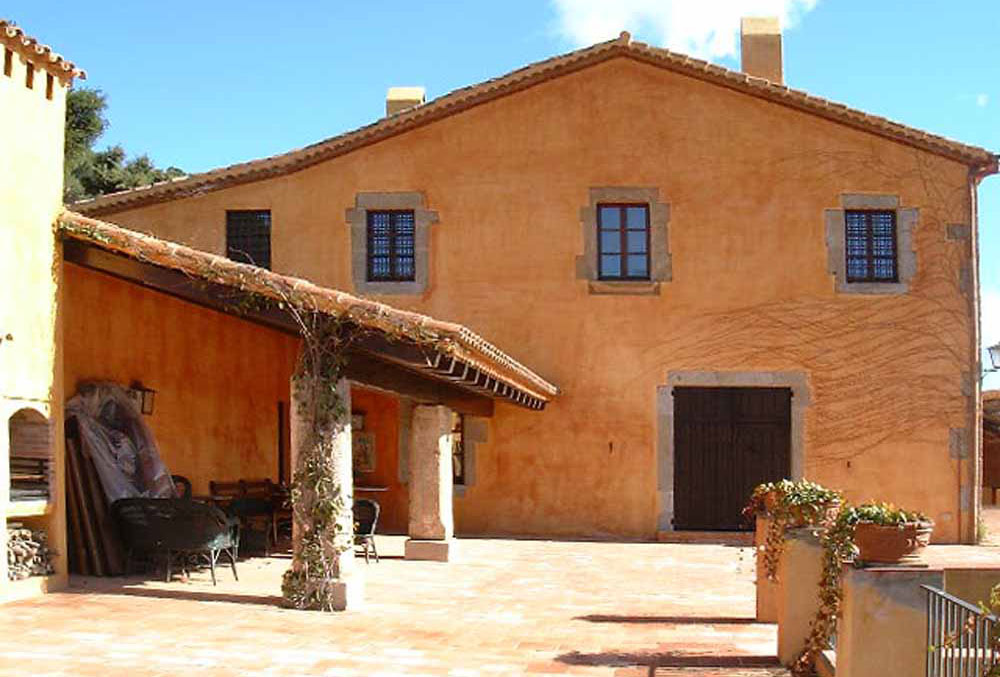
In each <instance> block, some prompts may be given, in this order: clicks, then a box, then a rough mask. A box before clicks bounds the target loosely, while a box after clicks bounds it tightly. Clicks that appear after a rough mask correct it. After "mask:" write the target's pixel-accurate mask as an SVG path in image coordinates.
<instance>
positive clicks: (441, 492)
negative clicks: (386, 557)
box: [406, 405, 455, 562]
mask: <svg viewBox="0 0 1000 677" xmlns="http://www.w3.org/2000/svg"><path fill="white" fill-rule="evenodd" d="M452 420H453V414H452V412H451V410H450V409H448V407H442V406H438V405H417V406H415V407H414V408H413V422H412V425H411V426H410V487H409V493H410V528H409V534H410V538H409V540H408V541H406V559H423V560H434V561H437V562H447V561H448V560H449V559H450V558H451V557H452V555H453V554H454V553H453V552H452V550H453V548H454V542H453V536H454V531H455V529H454V520H453V517H452V469H451V430H452Z"/></svg>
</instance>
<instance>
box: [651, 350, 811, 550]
mask: <svg viewBox="0 0 1000 677" xmlns="http://www.w3.org/2000/svg"><path fill="white" fill-rule="evenodd" d="M678 386H682V387H683V386H696V387H711V388H788V389H790V390H791V391H792V411H791V414H792V418H791V421H790V431H789V432H790V435H791V437H790V442H791V456H790V462H791V467H790V468H789V471H790V473H791V479H793V480H799V479H802V477H803V476H804V473H805V455H806V412H807V410H808V408H809V406H810V405H811V404H812V397H811V394H810V390H809V381H808V378H807V376H806V372H804V371H710V370H706V371H669V372H667V384H666V385H662V386H657V388H656V421H657V439H656V477H657V479H656V491H657V517H656V530H657V531H658V532H663V531H674V522H673V520H674V462H675V453H674V388H676V387H678Z"/></svg>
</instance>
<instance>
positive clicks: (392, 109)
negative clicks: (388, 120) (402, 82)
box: [385, 87, 424, 115]
mask: <svg viewBox="0 0 1000 677" xmlns="http://www.w3.org/2000/svg"><path fill="white" fill-rule="evenodd" d="M423 102H424V88H423V87H390V88H389V91H388V93H387V94H386V95H385V114H386V115H394V114H395V113H398V112H400V111H403V110H406V109H407V108H413V107H414V106H419V105H420V104H422V103H423Z"/></svg>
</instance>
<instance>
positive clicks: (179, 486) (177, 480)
mask: <svg viewBox="0 0 1000 677" xmlns="http://www.w3.org/2000/svg"><path fill="white" fill-rule="evenodd" d="M170 479H172V480H173V481H174V489H176V490H177V498H186V499H190V498H191V480H189V479H188V478H186V477H184V475H171V476H170Z"/></svg>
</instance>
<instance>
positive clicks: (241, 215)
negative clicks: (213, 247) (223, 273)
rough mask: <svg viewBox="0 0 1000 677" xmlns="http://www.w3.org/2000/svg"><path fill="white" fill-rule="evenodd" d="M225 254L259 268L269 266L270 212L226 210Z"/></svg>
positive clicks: (234, 259) (263, 210)
mask: <svg viewBox="0 0 1000 677" xmlns="http://www.w3.org/2000/svg"><path fill="white" fill-rule="evenodd" d="M226 256H227V257H229V258H230V259H232V260H233V261H239V262H240V263H249V264H251V265H254V266H259V267H261V268H270V267H271V212H270V211H269V210H266V209H260V210H239V211H227V212H226Z"/></svg>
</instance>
